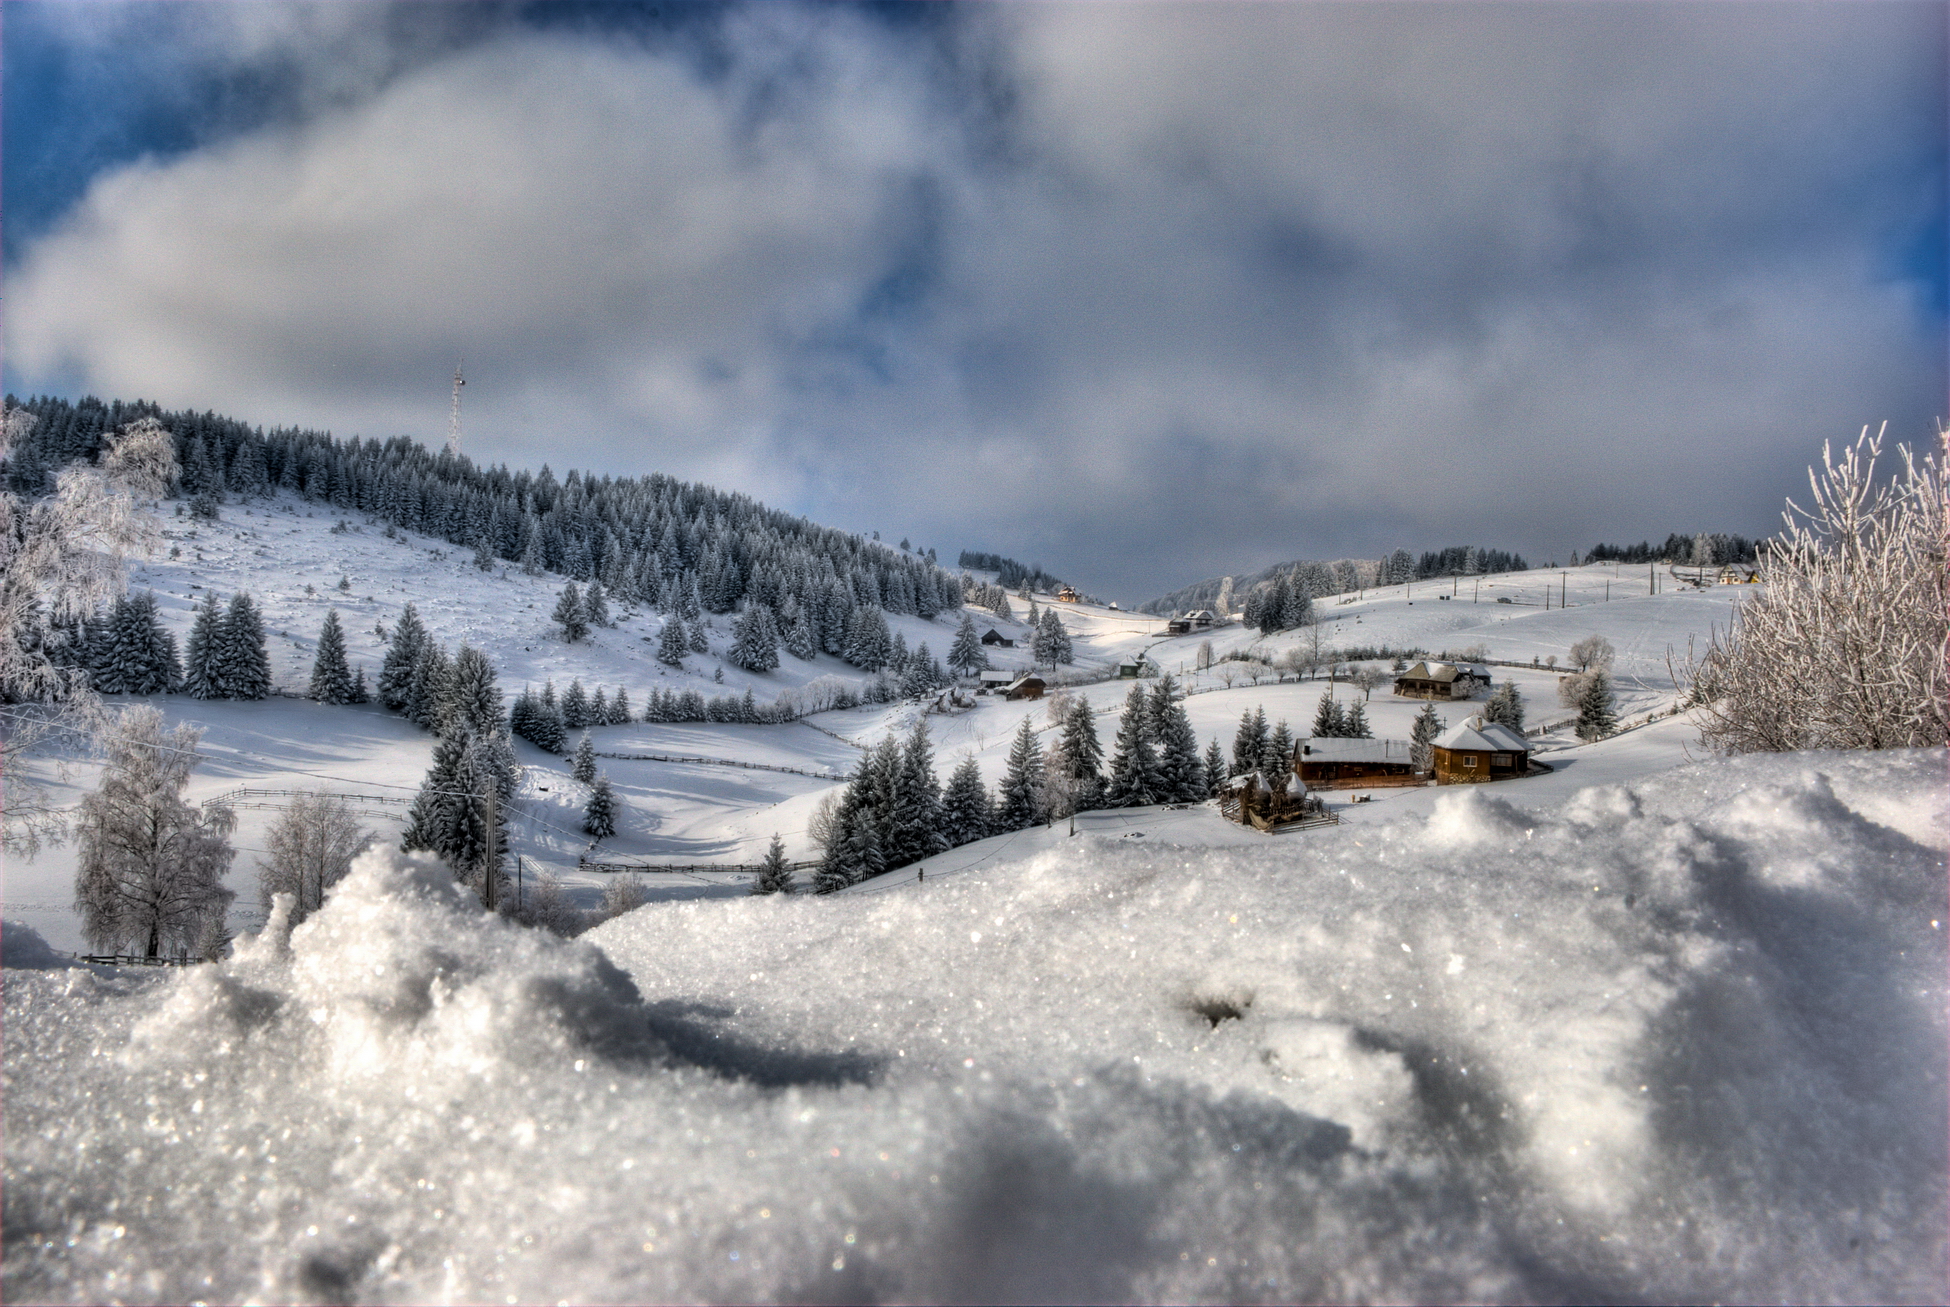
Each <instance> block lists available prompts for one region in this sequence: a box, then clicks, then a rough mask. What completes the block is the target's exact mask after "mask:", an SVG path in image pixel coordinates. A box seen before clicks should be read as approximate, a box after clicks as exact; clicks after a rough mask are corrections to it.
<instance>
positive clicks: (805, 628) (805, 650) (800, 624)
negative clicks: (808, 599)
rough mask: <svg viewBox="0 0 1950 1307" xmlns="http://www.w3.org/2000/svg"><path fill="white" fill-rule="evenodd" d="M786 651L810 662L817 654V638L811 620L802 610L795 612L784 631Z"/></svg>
mask: <svg viewBox="0 0 1950 1307" xmlns="http://www.w3.org/2000/svg"><path fill="white" fill-rule="evenodd" d="M785 648H786V652H787V653H789V654H791V655H792V656H793V657H794V658H797V659H799V660H800V661H801V662H808V663H809V662H811V661H812V660H813V659H815V658H817V657H818V656H819V639H818V637H817V636H815V635H814V634H813V628H812V622H811V620H810V619H809V618H808V617H807V616H806V614H805V613H804V612H800V613H798V614H796V615H795V616H794V617H793V619H792V621H791V623H790V624H789V625H788V626H787V627H786V632H785Z"/></svg>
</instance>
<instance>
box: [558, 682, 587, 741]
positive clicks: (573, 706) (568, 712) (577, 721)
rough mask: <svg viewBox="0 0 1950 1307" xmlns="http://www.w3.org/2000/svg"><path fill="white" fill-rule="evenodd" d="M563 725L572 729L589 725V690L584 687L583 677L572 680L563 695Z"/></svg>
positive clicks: (575, 729)
mask: <svg viewBox="0 0 1950 1307" xmlns="http://www.w3.org/2000/svg"><path fill="white" fill-rule="evenodd" d="M562 725H564V726H565V727H567V728H568V729H569V730H572V731H579V730H581V729H582V728H583V727H585V726H587V725H589V692H588V691H587V690H585V689H583V688H582V678H581V677H576V678H575V679H573V680H571V681H570V682H569V689H568V692H567V693H566V694H564V695H563V696H562Z"/></svg>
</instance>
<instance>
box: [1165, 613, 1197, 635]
mask: <svg viewBox="0 0 1950 1307" xmlns="http://www.w3.org/2000/svg"><path fill="white" fill-rule="evenodd" d="M1191 633H1192V619H1191V618H1189V617H1174V618H1172V619H1171V620H1170V621H1168V622H1166V623H1165V634H1166V635H1190V634H1191Z"/></svg>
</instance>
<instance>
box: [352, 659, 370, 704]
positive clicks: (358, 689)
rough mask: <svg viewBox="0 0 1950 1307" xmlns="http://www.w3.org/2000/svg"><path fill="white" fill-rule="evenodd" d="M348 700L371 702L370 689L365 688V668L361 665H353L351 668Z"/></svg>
mask: <svg viewBox="0 0 1950 1307" xmlns="http://www.w3.org/2000/svg"><path fill="white" fill-rule="evenodd" d="M350 702H352V703H371V702H372V691H371V690H369V689H367V688H366V669H365V668H363V667H355V668H353V669H352V698H351V700H350Z"/></svg>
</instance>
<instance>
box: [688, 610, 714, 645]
mask: <svg viewBox="0 0 1950 1307" xmlns="http://www.w3.org/2000/svg"><path fill="white" fill-rule="evenodd" d="M691 652H692V653H701V654H708V653H710V652H711V640H710V638H709V637H708V636H707V635H705V633H704V619H703V618H702V617H694V618H692V619H691Z"/></svg>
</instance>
